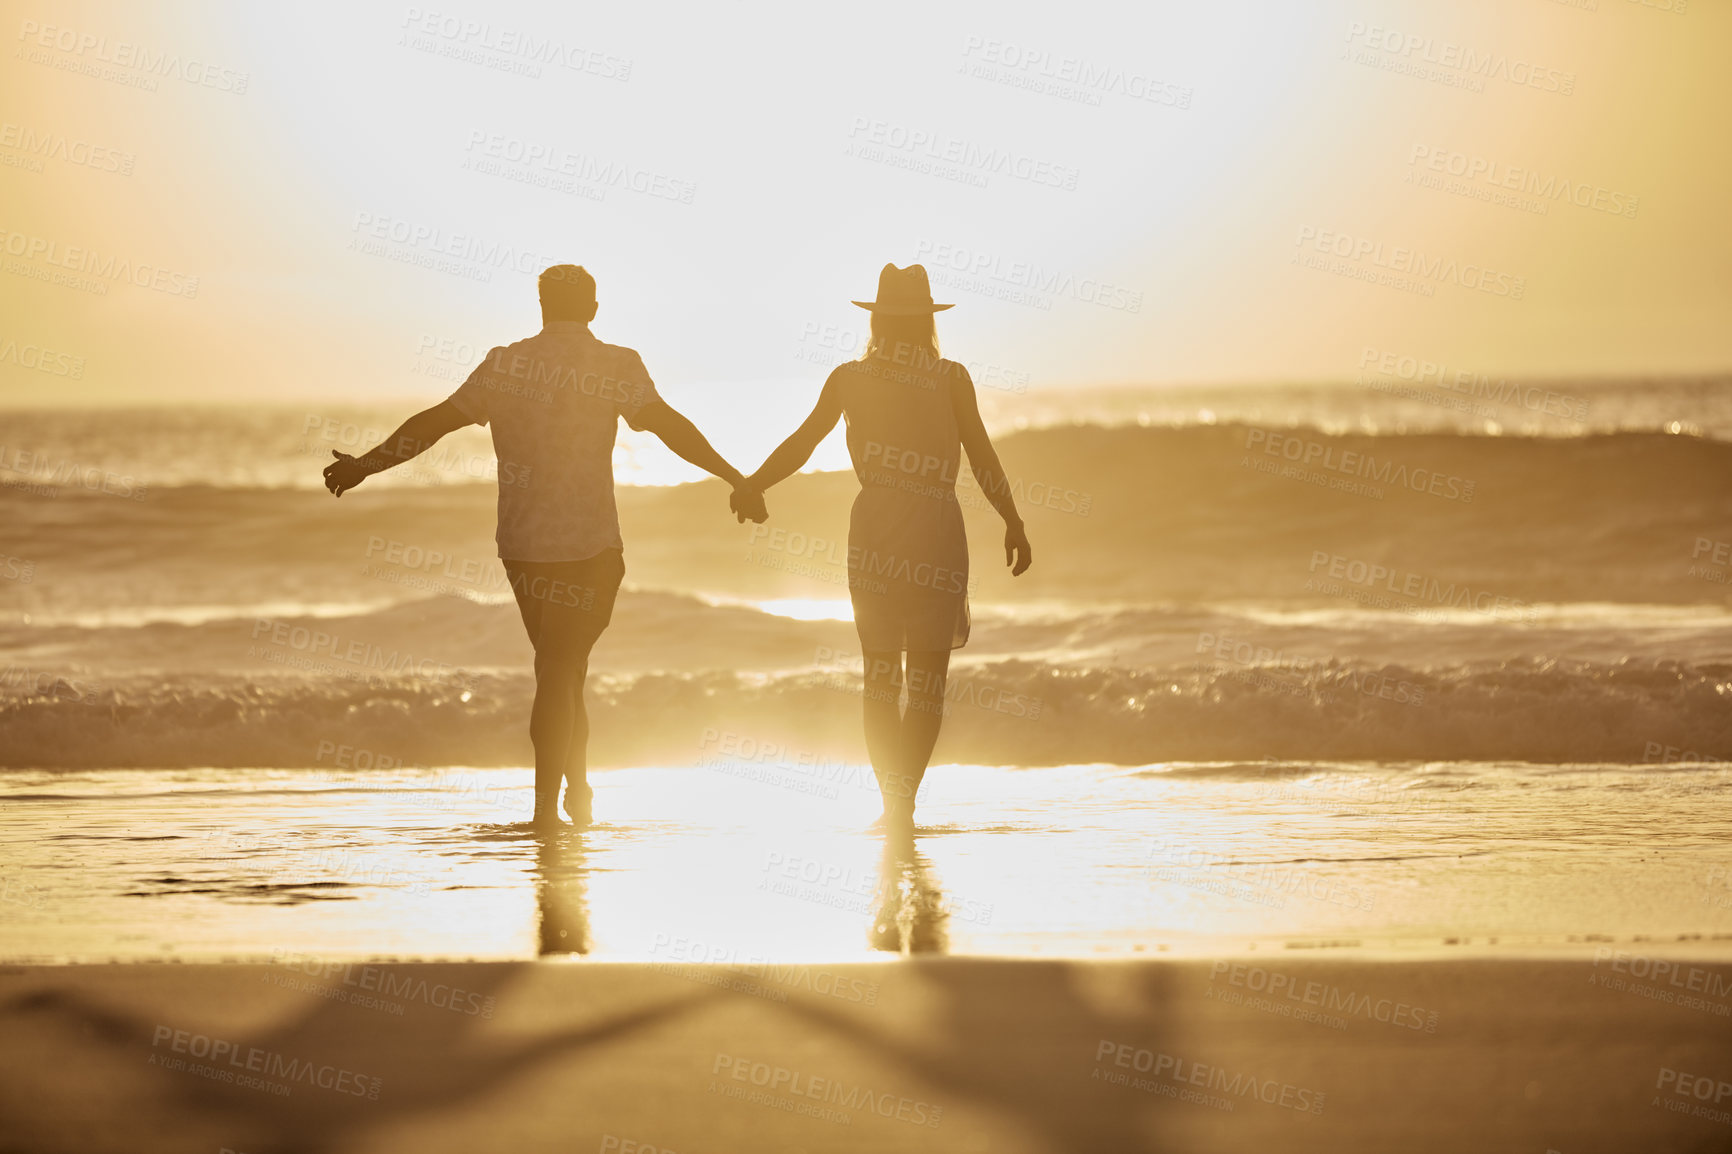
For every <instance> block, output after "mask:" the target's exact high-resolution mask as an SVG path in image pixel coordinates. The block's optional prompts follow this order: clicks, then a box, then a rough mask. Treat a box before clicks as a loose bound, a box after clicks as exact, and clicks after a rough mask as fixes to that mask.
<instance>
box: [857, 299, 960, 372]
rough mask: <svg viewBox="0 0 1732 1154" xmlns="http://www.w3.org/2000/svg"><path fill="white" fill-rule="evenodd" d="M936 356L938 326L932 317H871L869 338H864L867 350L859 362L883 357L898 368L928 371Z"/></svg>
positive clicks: (927, 314)
mask: <svg viewBox="0 0 1732 1154" xmlns="http://www.w3.org/2000/svg"><path fill="white" fill-rule="evenodd" d="M939 356H940V353H939V351H938V326H937V325H936V324H935V323H934V320H933V314H931V313H919V314H917V315H915V316H911V317H904V316H892V315H890V314H889V313H879V312H875V313H873V314H872V335H871V336H870V337H868V338H867V341H866V351H865V352H863V353H861V354H860V359H861V360H863V361H869V360H871V359H873V358H874V357H883V358H885V359H887V360H891V361H894V362H895V363H896V364H899V365H907V366H909V367H911V368H915V369H931V368H934V367H936V366H937V364H938V359H939Z"/></svg>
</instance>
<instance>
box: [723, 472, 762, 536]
mask: <svg viewBox="0 0 1732 1154" xmlns="http://www.w3.org/2000/svg"><path fill="white" fill-rule="evenodd" d="M728 508H730V509H732V510H733V511H734V517H735V519H737V520H738V521H739V523H740V524H742V525H744V524H745V523H746V522H747V521H748V520H750V521H751V522H752V523H753V524H757V525H762V524H763V523H764V522H765V521H767V520H768V519H769V517H770V511H769V510H768V509H767V508H765V507H764V494H763V491H762V490H760V489H755V488H753V487H752V484H751V481H750V480H747V481H746V482H744V483H742V484H741V485H739V486H737V487H736V488H735V489H734V491H733V492H732V493H730V494H729V495H728Z"/></svg>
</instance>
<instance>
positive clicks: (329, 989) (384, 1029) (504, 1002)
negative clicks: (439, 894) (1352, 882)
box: [0, 950, 1732, 1154]
mask: <svg viewBox="0 0 1732 1154" xmlns="http://www.w3.org/2000/svg"><path fill="white" fill-rule="evenodd" d="M1605 953H1606V955H1607V956H1605V957H1600V958H1596V959H1594V960H1563V959H1559V958H1541V957H1523V956H1493V955H1491V954H1487V953H1485V952H1483V951H1482V952H1479V953H1477V954H1473V955H1469V956H1463V957H1457V958H1441V957H1432V958H1427V959H1425V960H1390V959H1378V958H1373V957H1368V956H1359V955H1355V954H1353V953H1351V952H1348V953H1346V954H1345V955H1337V956H1331V957H1327V958H1318V957H1307V956H1304V955H1303V954H1301V953H1297V952H1292V951H1289V952H1286V953H1282V954H1279V955H1273V954H1272V955H1268V956H1257V955H1246V956H1240V957H1236V958H1219V959H1208V960H1202V959H1199V960H1186V961H1171V962H1169V961H1149V962H1142V961H1138V962H1034V961H982V960H966V959H931V960H913V961H906V962H902V963H898V964H888V965H851V964H837V965H826V964H814V965H789V966H773V967H757V968H738V967H724V966H686V965H670V966H653V965H652V966H643V965H608V964H588V963H585V964H578V965H564V964H558V963H521V964H509V963H498V964H413V963H389V962H378V963H370V964H369V963H320V962H316V961H314V960H312V959H308V958H296V959H289V960H285V961H284V962H281V963H279V964H275V965H228V966H212V965H135V966H74V967H65V968H56V967H8V968H7V969H6V970H5V971H4V972H0V1023H3V1025H0V1029H3V1031H4V1033H5V1035H6V1037H7V1039H8V1045H7V1046H6V1047H5V1049H4V1056H3V1057H0V1063H3V1074H4V1076H3V1077H0V1101H3V1103H4V1108H3V1109H0V1119H3V1121H0V1149H5V1150H8V1151H12V1150H17V1151H24V1150H30V1151H41V1152H50V1151H52V1152H59V1151H67V1152H71V1151H80V1152H84V1154H103V1152H107V1151H116V1152H119V1151H127V1152H146V1151H151V1152H154V1151H186V1150H209V1151H213V1152H220V1151H223V1150H232V1151H237V1152H243V1154H263V1152H274V1154H290V1152H303V1151H304V1152H315V1151H318V1152H323V1151H332V1152H334V1151H344V1152H349V1151H354V1152H360V1151H380V1152H383V1151H416V1152H418V1154H428V1152H433V1151H471V1152H472V1151H483V1150H511V1151H541V1150H549V1151H551V1150H560V1151H598V1152H602V1154H606V1152H608V1151H622V1152H631V1151H636V1152H638V1154H649V1152H650V1151H678V1152H680V1154H705V1152H710V1151H715V1152H723V1151H739V1152H744V1151H804V1150H814V1151H816V1150H836V1151H844V1150H846V1151H853V1150H858V1151H871V1150H909V1151H927V1150H930V1151H947V1152H954V1151H986V1150H991V1151H1018V1152H1021V1151H1028V1152H1035V1151H1135V1150H1151V1151H1153V1150H1193V1151H1231V1150H1250V1149H1255V1150H1265V1151H1335V1150H1343V1149H1361V1150H1404V1151H1456V1150H1482V1151H1546V1150H1558V1151H1564V1152H1568V1154H1576V1152H1578V1151H1581V1152H1590V1151H1607V1152H1617V1151H1631V1150H1644V1151H1674V1150H1677V1151H1684V1150H1698V1151H1709V1150H1723V1149H1726V1148H1727V1145H1728V1143H1729V1141H1732V1110H1729V1106H1732V1030H1729V1029H1728V1021H1727V1018H1726V1017H1725V1012H1726V1001H1727V995H1728V994H1729V993H1732V967H1729V966H1728V965H1727V964H1726V959H1725V957H1724V955H1722V956H1721V957H1720V959H1719V961H1717V962H1716V961H1710V960H1707V959H1705V958H1702V957H1696V958H1693V959H1692V958H1690V957H1689V956H1688V955H1685V956H1682V957H1677V958H1674V959H1673V960H1671V961H1667V960H1665V959H1662V958H1658V957H1652V958H1649V957H1645V956H1642V955H1628V954H1625V952H1624V951H1617V952H1616V955H1614V952H1613V951H1610V950H1607V951H1605ZM1636 971H1639V972H1641V973H1642V974H1644V975H1646V976H1645V977H1637V976H1635V972H1636ZM1620 984H1621V985H1622V986H1623V988H1615V987H1617V986H1619V985H1620ZM1637 987H1648V989H1647V990H1646V992H1641V991H1638V989H1637ZM1716 991H1717V993H1716ZM1715 1007H1718V1012H1715Z"/></svg>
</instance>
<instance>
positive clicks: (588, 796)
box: [565, 782, 595, 826]
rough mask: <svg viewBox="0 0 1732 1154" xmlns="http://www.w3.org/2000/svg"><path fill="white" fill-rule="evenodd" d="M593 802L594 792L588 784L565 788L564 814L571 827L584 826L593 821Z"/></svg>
mask: <svg viewBox="0 0 1732 1154" xmlns="http://www.w3.org/2000/svg"><path fill="white" fill-rule="evenodd" d="M594 801H595V790H594V789H592V788H590V785H589V783H588V782H581V783H578V784H572V785H567V786H566V787H565V813H566V816H567V817H569V818H571V823H572V824H573V825H577V826H585V825H589V824H590V823H591V822H593V821H594V820H595V812H594Z"/></svg>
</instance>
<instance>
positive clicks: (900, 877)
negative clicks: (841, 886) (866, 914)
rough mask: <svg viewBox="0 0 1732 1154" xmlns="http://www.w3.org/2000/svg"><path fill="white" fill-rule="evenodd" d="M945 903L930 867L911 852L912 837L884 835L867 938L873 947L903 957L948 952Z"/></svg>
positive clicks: (948, 938) (892, 834) (919, 853)
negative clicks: (876, 888)
mask: <svg viewBox="0 0 1732 1154" xmlns="http://www.w3.org/2000/svg"><path fill="white" fill-rule="evenodd" d="M943 903H944V894H943V893H942V892H941V891H940V890H939V888H938V885H937V883H936V882H935V881H934V880H933V877H932V863H931V862H929V861H927V860H926V855H924V854H922V853H921V852H920V851H919V850H917V849H915V848H914V837H913V835H912V834H911V833H887V834H886V835H885V837H884V852H883V855H882V856H881V857H880V858H879V864H878V890H877V893H876V895H875V896H874V900H873V905H874V906H875V907H876V910H875V912H874V913H873V915H872V926H871V929H870V931H869V932H868V935H867V936H868V940H869V941H870V943H871V945H872V948H873V949H875V950H884V951H886V952H889V953H896V954H902V955H903V956H908V955H911V954H943V953H948V952H949V950H950V935H949V932H948V924H949V921H950V915H949V914H948V913H947V912H946V911H945V909H944V904H943Z"/></svg>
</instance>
